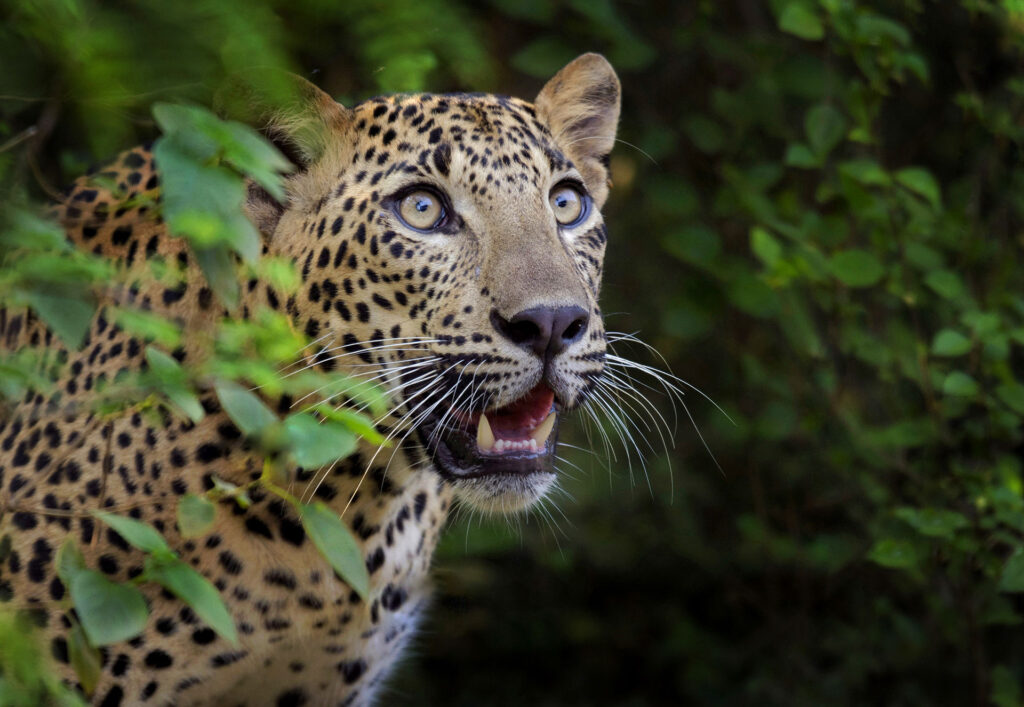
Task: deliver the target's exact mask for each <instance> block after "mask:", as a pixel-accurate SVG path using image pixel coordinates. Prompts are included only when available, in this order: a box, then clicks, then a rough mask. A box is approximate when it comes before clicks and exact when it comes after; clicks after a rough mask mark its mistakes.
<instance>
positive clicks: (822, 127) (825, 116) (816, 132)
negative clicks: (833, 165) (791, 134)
mask: <svg viewBox="0 0 1024 707" xmlns="http://www.w3.org/2000/svg"><path fill="white" fill-rule="evenodd" d="M804 130H805V131H806V133H807V141H808V142H809V143H810V145H811V149H812V150H814V151H815V152H816V153H817V154H818V155H820V156H825V155H827V154H828V153H829V152H831V151H832V148H834V147H835V146H836V145H838V144H839V141H840V140H842V139H843V133H845V132H846V118H844V117H843V114H842V113H840V112H839V111H838V110H837V109H836V108H835V107H833V106H832V105H830V104H828V103H820V104H818V105H816V106H814V107H813V108H811V110H809V111H808V112H807V117H806V118H805V120H804Z"/></svg>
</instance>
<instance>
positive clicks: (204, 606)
mask: <svg viewBox="0 0 1024 707" xmlns="http://www.w3.org/2000/svg"><path fill="white" fill-rule="evenodd" d="M144 576H145V577H146V579H149V580H151V581H153V582H156V583H157V584H159V585H160V586H162V587H164V588H165V589H167V590H168V591H169V592H171V593H172V594H174V596H176V597H178V598H179V599H181V600H182V601H183V602H185V603H186V604H188V606H189V607H190V608H191V609H192V610H193V611H194V612H196V616H198V617H199V618H200V619H202V620H203V621H204V622H205V623H206V624H207V625H208V626H209V627H210V628H212V629H213V630H214V631H216V632H217V634H218V635H219V636H221V638H224V639H225V640H227V641H230V642H231V643H235V644H237V643H238V632H237V630H236V629H235V622H234V619H232V618H231V613H230V612H229V611H228V608H227V606H226V605H225V604H224V600H223V599H222V598H221V595H220V592H218V591H217V588H216V587H214V586H213V585H212V584H211V583H210V581H209V580H208V579H206V578H205V577H203V575H201V574H199V573H198V572H196V571H195V570H194V569H192V568H191V567H189V566H188V565H187V564H186V563H185V562H184V561H182V560H177V559H174V560H165V559H154V558H152V557H147V558H146V566H145V573H144Z"/></svg>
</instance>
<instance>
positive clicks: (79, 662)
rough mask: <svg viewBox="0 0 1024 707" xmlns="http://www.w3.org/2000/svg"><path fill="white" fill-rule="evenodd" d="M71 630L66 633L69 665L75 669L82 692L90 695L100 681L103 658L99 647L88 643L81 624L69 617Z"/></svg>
mask: <svg viewBox="0 0 1024 707" xmlns="http://www.w3.org/2000/svg"><path fill="white" fill-rule="evenodd" d="M71 621H72V624H71V632H70V633H69V634H68V658H69V659H70V660H71V667H72V668H73V669H74V671H75V677H77V678H78V682H79V684H81V686H82V692H84V693H85V694H86V696H87V697H91V696H92V693H93V692H95V691H96V684H97V683H98V682H99V681H100V672H101V671H102V669H103V659H102V657H101V656H100V652H99V649H97V648H96V647H95V646H93V645H92V644H91V643H89V639H88V638H87V637H86V635H85V631H84V630H83V629H82V624H81V623H79V622H78V621H75V620H74V618H72V619H71Z"/></svg>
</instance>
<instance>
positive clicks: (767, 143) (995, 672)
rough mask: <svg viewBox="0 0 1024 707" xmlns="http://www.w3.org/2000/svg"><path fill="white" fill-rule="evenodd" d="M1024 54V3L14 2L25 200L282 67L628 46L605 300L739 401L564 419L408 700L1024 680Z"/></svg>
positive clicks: (408, 85)
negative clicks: (627, 433)
mask: <svg viewBox="0 0 1024 707" xmlns="http://www.w3.org/2000/svg"><path fill="white" fill-rule="evenodd" d="M1022 50H1024V4H1022V3H1021V2H1020V0H991V1H990V0H930V1H929V0H890V1H883V0H774V1H758V0H721V1H712V0H700V1H682V0H680V1H678V2H643V1H641V0H570V1H569V2H554V1H553V0H488V1H487V2H470V1H469V0H461V1H458V2H446V1H443V0H391V1H390V2H387V3H378V2H372V1H370V0H352V1H348V0H332V1H331V2H326V1H325V0H288V2H283V1H281V0H220V1H218V2H213V1H208V2H199V1H189V2H177V3H168V2H164V1H163V0H109V1H108V0H104V1H103V2H99V0H48V1H47V0H3V2H2V3H0V186H2V187H3V192H2V194H0V198H2V199H3V200H4V203H7V204H8V205H9V204H11V203H14V202H19V203H21V202H24V201H26V200H28V201H30V202H33V203H43V202H44V201H45V200H46V198H47V193H49V192H52V191H55V190H56V189H57V188H59V187H60V186H61V185H62V184H64V183H67V182H68V181H70V180H71V179H72V178H73V177H74V176H75V175H76V174H78V173H80V172H82V171H83V170H84V169H85V168H86V167H87V166H88V165H89V164H90V163H94V162H99V161H102V160H103V159H104V158H106V157H109V156H111V155H113V154H115V153H116V152H117V151H118V150H120V149H123V148H125V147H127V146H130V145H132V144H135V143H137V142H141V141H143V140H147V139H152V138H153V137H155V136H156V134H157V131H156V127H155V125H154V122H153V120H152V117H151V114H150V107H151V105H152V103H153V102H154V101H158V100H160V101H168V100H171V101H174V100H187V101H194V102H198V103H200V104H206V105H209V104H210V103H211V100H212V95H213V91H214V89H215V87H216V86H217V85H218V84H219V83H220V81H221V80H222V79H223V77H224V76H225V75H227V74H229V73H232V72H235V71H239V70H243V69H249V68H251V67H254V66H255V67H261V66H266V67H285V68H289V69H290V70H293V71H295V72H296V73H299V74H301V75H304V76H307V77H308V78H310V79H311V80H313V81H314V82H316V83H318V84H319V85H320V86H321V87H323V88H325V89H326V90H328V91H329V92H330V93H332V95H334V96H335V97H337V98H338V99H339V100H341V101H342V102H346V103H350V104H351V103H352V102H355V101H359V100H362V99H364V98H367V97H369V96H372V95H375V94H378V93H383V92H392V91H417V90H433V91H451V90H484V91H496V92H501V93H509V94H514V95H519V96H523V97H526V98H530V97H532V96H534V95H536V92H537V91H538V90H539V89H540V87H541V86H542V85H543V83H544V81H545V80H546V79H547V78H548V77H549V76H550V75H552V74H553V73H554V72H555V71H556V70H557V69H558V68H560V67H561V66H562V65H563V64H564V63H566V62H567V61H569V60H570V59H572V58H573V57H574V56H576V55H577V54H579V53H581V52H584V51H598V52H602V53H604V54H605V55H606V56H607V57H608V58H609V59H610V61H611V62H612V63H613V65H614V66H615V67H616V69H617V70H618V72H619V75H620V77H621V80H622V85H623V114H622V120H621V127H620V137H621V139H622V142H621V143H620V144H619V146H618V148H617V149H616V151H615V152H614V154H613V156H612V170H613V177H614V182H615V188H614V189H613V192H612V197H611V200H610V202H609V203H608V205H607V207H606V216H607V220H608V221H609V223H610V232H611V239H610V243H609V250H608V259H607V274H606V276H605V289H604V294H603V302H604V308H605V311H606V312H607V313H608V319H607V323H608V326H609V328H611V329H614V330H617V331H621V332H628V333H637V334H638V336H639V337H640V338H642V339H643V340H644V341H646V342H648V343H649V344H651V345H652V346H654V347H655V348H656V349H657V350H658V351H659V352H660V353H661V355H662V356H664V358H665V359H666V361H667V364H668V366H670V367H671V370H672V371H673V372H674V373H675V374H676V375H678V376H680V377H681V378H683V379H685V380H686V381H688V382H689V383H690V384H692V385H693V386H696V387H698V388H700V389H701V390H703V391H704V392H705V393H706V394H707V395H708V396H709V397H710V398H712V399H714V401H715V402H716V403H717V405H718V406H720V407H721V410H722V411H719V410H717V409H716V407H715V406H714V405H712V404H711V403H710V402H708V400H706V399H705V398H703V397H702V396H701V395H700V394H698V393H696V392H695V391H694V390H691V389H687V391H686V392H687V394H686V397H685V399H684V401H685V404H686V410H684V409H683V408H682V407H678V408H677V410H676V416H675V417H673V411H672V408H671V406H670V403H669V400H668V399H667V398H666V397H665V396H664V395H661V394H659V393H658V392H657V391H656V390H650V391H647V394H648V396H649V398H650V399H651V400H652V401H653V402H655V404H657V405H658V406H659V408H660V409H662V410H663V412H664V414H665V415H666V417H667V418H668V421H669V425H670V427H672V428H673V429H672V431H673V433H674V439H675V443H674V446H672V447H671V448H670V449H669V451H668V452H667V453H666V452H665V451H663V450H662V448H661V444H660V440H659V439H658V436H657V435H656V434H654V435H652V434H650V433H647V434H645V432H646V430H647V426H648V425H649V424H651V419H650V418H648V417H643V416H640V417H638V418H636V429H635V431H634V432H635V434H636V435H637V439H638V443H639V445H640V446H641V448H643V449H644V450H645V456H644V459H643V461H640V460H639V459H638V458H637V456H636V454H635V451H634V452H633V453H632V454H630V455H627V452H626V450H625V449H623V448H622V447H621V446H616V447H614V448H613V453H614V458H609V456H608V455H606V454H605V453H604V451H603V450H602V448H601V445H591V444H590V443H588V441H587V439H586V437H585V436H584V435H583V434H582V431H581V430H579V429H576V430H573V429H570V430H569V431H568V432H567V438H568V440H569V441H571V442H572V443H573V444H576V445H579V446H581V447H583V448H584V449H583V450H572V449H569V450H567V451H566V461H565V462H564V470H565V476H564V479H563V484H562V486H563V489H564V493H562V494H561V495H560V496H559V497H557V498H555V499H553V502H552V503H549V504H548V505H547V506H546V507H545V509H544V510H543V511H542V512H536V513H533V514H531V515H530V516H528V517H524V518H519V519H513V520H511V521H505V520H501V519H492V518H481V517H479V516H477V517H470V516H466V515H463V516H459V517H457V518H455V519H453V522H452V527H451V528H450V529H449V531H448V533H447V536H446V539H445V540H444V541H443V544H442V546H441V548H440V549H439V552H438V555H437V558H436V563H435V564H436V576H437V584H438V595H437V601H436V603H435V606H434V608H433V610H432V612H431V614H430V617H429V620H428V621H427V622H426V623H425V625H424V626H423V630H422V632H421V636H420V638H419V640H418V641H417V643H416V645H415V647H414V649H413V650H411V651H410V653H409V656H408V657H407V658H406V659H405V661H404V662H403V664H402V667H401V669H400V670H399V671H398V674H397V675H396V677H395V679H394V680H393V681H392V682H391V684H390V685H389V686H388V687H387V689H386V690H385V691H384V693H383V696H382V701H381V703H382V704H385V705H421V704H437V705H441V704H444V705H452V706H455V705H481V704H492V705H520V704H533V705H594V704H615V705H658V704H693V705H824V704H827V705H861V704H878V705H883V704H884V705H936V704H948V705H954V704H955V705H977V706H979V707H980V706H982V705H997V706H998V707H1011V706H1013V707H1020V705H1022V704H1024V702H1022V692H1021V683H1022V680H1024V628H1022V626H1021V620H1022V616H1024V602H1022V600H1021V594H1020V592H1022V591H1024V498H1022V491H1024V481H1022V462H1021V459H1022V453H1024V434H1022V432H1024V427H1022V425H1024V262H1022V260H1024V258H1022V253H1024V231H1022V214H1024V163H1022V153H1021V148H1022V144H1024V72H1022V70H1021V69H1022V68H1024V67H1022ZM0 208H3V205H2V204H0ZM618 352H619V353H620V354H622V355H627V356H631V357H633V358H635V359H636V360H638V361H641V362H643V363H646V364H656V365H664V364H662V363H660V362H659V361H658V360H657V359H656V358H655V357H654V356H652V355H651V354H649V352H646V351H645V350H644V349H643V348H641V347H634V348H633V349H629V348H621V347H620V348H618ZM655 387H657V386H655ZM687 411H688V413H689V414H687ZM690 416H692V418H691V417H690ZM676 422H677V424H675V423H676ZM698 430H699V433H698ZM609 432H611V433H613V434H614V430H612V429H611V427H609ZM701 435H703V440H704V441H706V446H705V444H704V443H703V441H702V438H701ZM648 441H650V442H651V443H652V445H651V446H650V447H648ZM587 449H594V450H595V453H591V452H588V451H586V450H587ZM627 459H631V464H630V463H628V462H627ZM577 467H578V468H577Z"/></svg>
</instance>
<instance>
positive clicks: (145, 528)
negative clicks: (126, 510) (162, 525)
mask: <svg viewBox="0 0 1024 707" xmlns="http://www.w3.org/2000/svg"><path fill="white" fill-rule="evenodd" d="M92 514H93V515H94V516H95V517H97V518H99V519H100V520H102V521H103V522H104V523H106V524H107V525H109V526H110V527H111V528H113V529H114V530H115V531H117V534H118V535H120V536H121V537H122V538H124V539H125V542H127V543H129V544H130V545H134V546H135V547H137V548H139V549H140V550H142V551H143V552H155V553H170V552H171V548H170V547H169V546H168V545H167V541H166V540H164V537H163V536H162V535H161V534H160V533H159V531H157V529H156V528H154V527H153V526H151V525H149V524H148V523H144V522H142V521H141V520H135V519H134V518H128V517H127V516H120V515H115V514H114V513H107V512H106V511H93V512H92Z"/></svg>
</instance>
